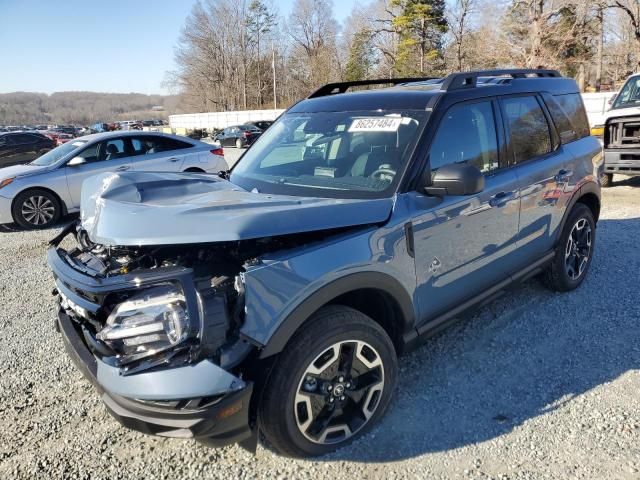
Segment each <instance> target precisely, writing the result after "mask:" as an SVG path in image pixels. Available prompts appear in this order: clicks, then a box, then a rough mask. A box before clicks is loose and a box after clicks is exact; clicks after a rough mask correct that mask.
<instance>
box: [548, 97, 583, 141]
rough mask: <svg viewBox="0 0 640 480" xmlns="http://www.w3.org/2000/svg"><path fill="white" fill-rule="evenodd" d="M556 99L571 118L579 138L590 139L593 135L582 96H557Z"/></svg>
mask: <svg viewBox="0 0 640 480" xmlns="http://www.w3.org/2000/svg"><path fill="white" fill-rule="evenodd" d="M554 98H555V99H556V101H557V102H558V103H559V104H560V107H561V108H562V110H564V113H565V114H566V115H567V116H568V117H569V120H570V121H571V124H572V125H573V129H574V130H575V132H576V133H577V134H578V138H583V137H588V136H589V134H590V133H591V132H590V130H589V120H588V119H587V112H586V110H585V108H584V104H583V103H582V97H581V96H580V94H579V93H570V94H566V95H556V96H554Z"/></svg>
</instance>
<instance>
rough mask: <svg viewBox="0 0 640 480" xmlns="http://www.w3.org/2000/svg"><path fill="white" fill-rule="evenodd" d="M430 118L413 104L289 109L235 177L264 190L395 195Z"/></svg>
mask: <svg viewBox="0 0 640 480" xmlns="http://www.w3.org/2000/svg"><path fill="white" fill-rule="evenodd" d="M426 120H427V113H426V112H425V111H413V110H411V111H394V112H389V111H359V112H315V113H289V114H285V115H283V116H282V117H281V118H280V119H279V120H278V121H276V122H275V123H274V124H273V125H272V126H271V127H269V129H268V130H266V131H265V133H263V134H262V136H260V138H258V140H257V141H256V143H255V144H254V145H253V146H252V147H251V148H250V149H249V150H247V152H246V153H245V155H244V156H243V157H242V160H241V161H240V162H239V163H238V164H237V165H236V166H235V167H234V168H233V170H232V173H231V181H232V182H233V183H235V184H236V185H239V186H240V187H242V188H244V189H246V190H257V191H259V192H264V193H275V194H286V195H297V196H314V197H333V198H335V197H338V198H381V197H385V196H390V195H391V194H392V193H393V190H394V188H395V186H396V185H397V183H398V182H399V180H400V176H401V174H402V172H403V171H404V168H405V167H406V165H407V162H408V161H409V159H410V157H411V154H412V153H413V148H414V146H415V144H416V142H417V140H418V138H419V136H420V132H421V131H422V128H423V127H424V124H425V122H426Z"/></svg>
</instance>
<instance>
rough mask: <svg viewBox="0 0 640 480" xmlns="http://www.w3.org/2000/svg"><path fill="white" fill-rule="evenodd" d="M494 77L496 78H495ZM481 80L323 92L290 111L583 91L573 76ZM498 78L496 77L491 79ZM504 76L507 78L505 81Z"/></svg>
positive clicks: (421, 106)
mask: <svg viewBox="0 0 640 480" xmlns="http://www.w3.org/2000/svg"><path fill="white" fill-rule="evenodd" d="M492 77H493V78H492ZM479 78H480V79H481V81H479V82H477V84H474V85H473V86H469V87H468V88H467V87H465V86H463V87H458V88H455V89H453V88H450V89H448V90H447V89H446V88H447V86H446V85H445V84H446V80H447V79H444V80H443V81H440V80H439V79H432V80H427V81H425V80H420V81H416V82H405V83H402V84H399V85H395V86H391V87H387V88H376V89H370V90H360V91H349V92H346V93H334V94H326V95H320V96H313V95H312V96H311V97H310V98H307V99H305V100H302V101H300V102H298V103H297V104H295V105H294V106H292V107H291V108H290V109H289V110H288V113H289V112H292V113H311V112H323V111H324V112H338V111H358V110H360V111H371V110H378V109H380V110H427V109H428V108H430V107H432V106H434V105H435V101H436V100H437V99H439V98H440V97H442V96H445V95H446V96H447V97H451V98H452V100H455V101H464V100H470V99H475V98H483V97H492V96H504V95H510V94H516V93H536V92H548V93H550V94H552V95H562V94H569V93H579V92H580V90H579V89H578V85H577V83H576V82H575V80H573V79H572V78H566V77H553V78H536V77H525V78H508V77H502V76H499V75H496V76H491V75H483V76H481V77H479ZM494 78H495V79H499V80H495V81H489V80H490V79H491V80H494ZM503 79H504V81H503Z"/></svg>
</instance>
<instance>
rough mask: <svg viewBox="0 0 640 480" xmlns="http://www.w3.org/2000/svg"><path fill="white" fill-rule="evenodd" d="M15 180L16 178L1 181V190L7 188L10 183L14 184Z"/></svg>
mask: <svg viewBox="0 0 640 480" xmlns="http://www.w3.org/2000/svg"><path fill="white" fill-rule="evenodd" d="M15 179H16V177H12V178H5V179H4V180H2V181H0V188H4V187H6V186H7V185H9V184H10V183H12V182H13V181H14V180H15Z"/></svg>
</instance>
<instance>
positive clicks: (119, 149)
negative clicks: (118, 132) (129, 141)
mask: <svg viewBox="0 0 640 480" xmlns="http://www.w3.org/2000/svg"><path fill="white" fill-rule="evenodd" d="M102 146H103V147H104V148H102V149H101V150H100V160H115V159H117V158H122V157H125V156H127V154H126V153H125V150H124V140H122V139H121V138H114V139H112V140H106V141H105V142H103V143H102Z"/></svg>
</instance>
